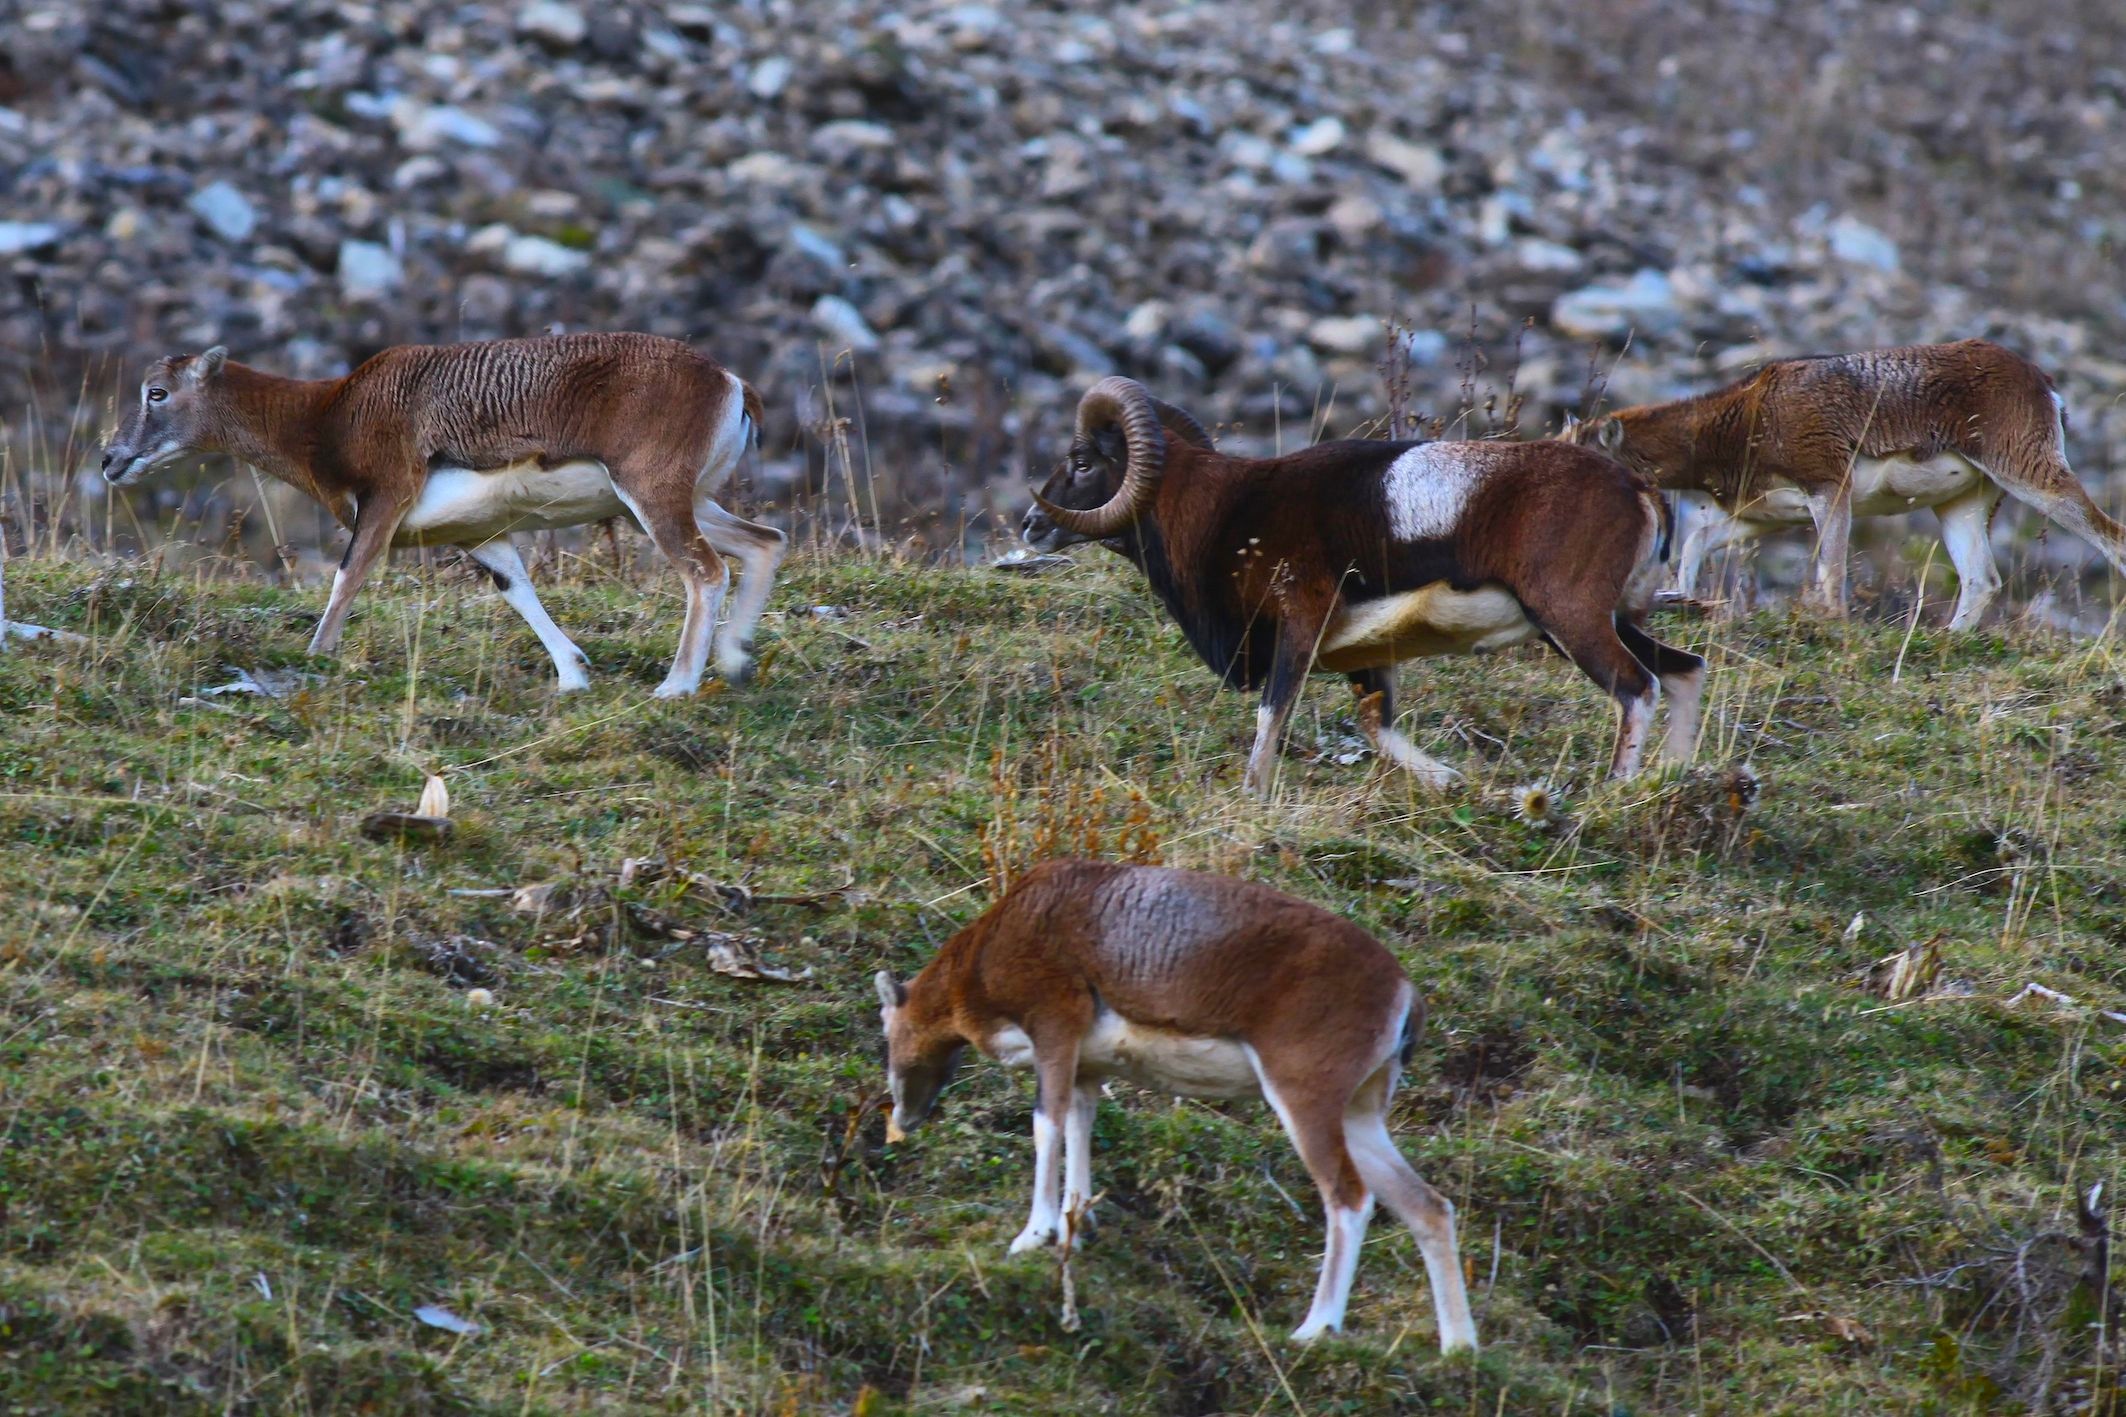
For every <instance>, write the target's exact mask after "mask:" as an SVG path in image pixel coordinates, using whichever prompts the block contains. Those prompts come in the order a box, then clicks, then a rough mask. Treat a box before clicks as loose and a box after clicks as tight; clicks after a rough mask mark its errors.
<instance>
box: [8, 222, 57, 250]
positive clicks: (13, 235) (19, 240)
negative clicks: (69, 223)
mask: <svg viewBox="0 0 2126 1417" xmlns="http://www.w3.org/2000/svg"><path fill="white" fill-rule="evenodd" d="M64 235H66V228H65V227H63V226H61V225H60V224H59V223H58V222H55V221H0V256H20V255H23V254H25V253H26V252H30V251H44V250H48V249H50V248H51V247H54V246H57V245H58V244H59V238H60V237H62V236H64Z"/></svg>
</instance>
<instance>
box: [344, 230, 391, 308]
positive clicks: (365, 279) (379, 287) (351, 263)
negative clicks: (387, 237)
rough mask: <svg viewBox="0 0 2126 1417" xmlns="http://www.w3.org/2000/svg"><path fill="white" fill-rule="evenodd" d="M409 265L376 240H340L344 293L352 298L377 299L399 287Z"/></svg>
mask: <svg viewBox="0 0 2126 1417" xmlns="http://www.w3.org/2000/svg"><path fill="white" fill-rule="evenodd" d="M405 279H406V270H405V267H404V266H402V265H401V264H400V263H399V258H398V257H397V256H394V255H392V254H391V249H390V248H389V247H386V246H380V245H378V244H377V243H376V242H374V241H342V242H341V243H340V263H339V281H340V294H341V296H343V297H344V298H346V299H348V300H355V301H363V300H376V299H379V298H381V297H383V296H386V295H389V294H390V293H391V292H392V291H394V290H397V289H398V288H399V286H400V285H401V284H402V283H403V282H404V281H405Z"/></svg>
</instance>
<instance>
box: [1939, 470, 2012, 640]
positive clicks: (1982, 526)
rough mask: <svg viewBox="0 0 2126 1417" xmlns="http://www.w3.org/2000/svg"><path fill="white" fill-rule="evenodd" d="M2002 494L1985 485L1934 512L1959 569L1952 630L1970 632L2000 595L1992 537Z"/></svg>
mask: <svg viewBox="0 0 2126 1417" xmlns="http://www.w3.org/2000/svg"><path fill="white" fill-rule="evenodd" d="M2000 500H2001V492H2000V489H1999V488H1998V487H1996V486H1994V485H1993V483H1991V482H1990V481H1989V482H1983V483H1981V484H1979V485H1978V486H1977V487H1975V488H1973V489H1972V490H1971V491H1969V492H1966V493H1965V494H1964V495H1963V496H1961V497H1958V498H1957V499H1956V500H1955V501H1953V502H1944V503H1942V505H1940V506H1939V507H1936V508H1935V509H1934V515H1935V516H1936V517H1939V518H1940V519H1941V542H1942V545H1943V547H1945V548H1946V549H1947V550H1948V553H1949V562H1950V564H1951V565H1953V566H1955V567H1956V613H1955V614H1954V615H1953V616H1951V617H1950V619H1949V628H1950V629H1952V630H1969V629H1972V628H1973V627H1975V626H1976V625H1977V624H1978V622H1979V621H1980V620H1981V619H1983V618H1984V617H1985V614H1986V607H1987V606H1988V605H1991V604H1992V603H1993V597H1994V596H1996V595H1998V594H2000V588H2001V576H2000V571H1999V569H1998V568H1997V567H1995V565H1994V564H1993V542H1992V539H1991V537H1990V535H1989V533H1990V532H1991V530H1992V526H1993V511H1994V509H1995V508H1996V507H1998V506H2000Z"/></svg>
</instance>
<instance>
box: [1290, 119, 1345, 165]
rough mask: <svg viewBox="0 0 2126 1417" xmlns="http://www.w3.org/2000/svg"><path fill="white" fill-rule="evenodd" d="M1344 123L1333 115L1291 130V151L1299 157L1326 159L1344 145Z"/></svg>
mask: <svg viewBox="0 0 2126 1417" xmlns="http://www.w3.org/2000/svg"><path fill="white" fill-rule="evenodd" d="M1345 136H1346V135H1345V130H1344V121H1343V119H1341V118H1338V117H1337V116H1336V115H1335V114H1333V113H1332V114H1330V115H1328V116H1327V117H1325V118H1317V119H1315V120H1314V121H1313V122H1312V123H1309V124H1307V125H1306V126H1305V127H1303V128H1295V129H1293V130H1292V136H1291V138H1290V140H1289V141H1290V142H1291V145H1292V151H1293V152H1295V153H1298V154H1299V155H1300V156H1301V157H1326V156H1327V155H1328V154H1330V153H1333V152H1335V151H1336V150H1337V149H1338V148H1340V147H1342V146H1343V145H1344V137H1345Z"/></svg>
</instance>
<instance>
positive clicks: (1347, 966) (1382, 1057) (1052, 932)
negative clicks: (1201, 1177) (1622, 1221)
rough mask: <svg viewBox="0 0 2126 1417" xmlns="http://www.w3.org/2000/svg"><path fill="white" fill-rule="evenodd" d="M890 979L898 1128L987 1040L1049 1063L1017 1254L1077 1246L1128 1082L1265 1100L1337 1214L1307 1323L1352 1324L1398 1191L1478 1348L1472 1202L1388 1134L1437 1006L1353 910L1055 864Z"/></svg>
mask: <svg viewBox="0 0 2126 1417" xmlns="http://www.w3.org/2000/svg"><path fill="white" fill-rule="evenodd" d="M876 982H877V985H878V994H879V1006H880V1010H881V1015H880V1016H881V1021H882V1022H883V1024H884V1026H885V1030H886V1052H887V1073H888V1079H889V1081H890V1083H891V1086H892V1092H893V1111H892V1115H891V1118H890V1121H889V1123H888V1138H889V1140H895V1141H897V1140H900V1139H902V1138H903V1137H905V1136H906V1134H907V1131H908V1129H910V1128H913V1127H915V1126H916V1125H917V1124H919V1123H920V1122H921V1121H922V1120H923V1119H924V1118H925V1117H926V1116H927V1115H929V1113H930V1111H931V1109H932V1108H933V1107H934V1106H935V1105H936V1102H937V1097H938V1093H939V1091H940V1090H941V1089H942V1088H943V1087H944V1085H945V1083H946V1082H947V1081H948V1080H949V1079H950V1078H951V1076H952V1072H953V1069H954V1067H955V1066H956V1065H957V1063H958V1061H959V1059H960V1056H961V1055H962V1054H963V1053H964V1052H965V1051H966V1049H967V1048H968V1047H969V1046H970V1045H971V1046H973V1047H975V1048H977V1049H979V1050H980V1051H981V1052H983V1053H985V1054H987V1055H988V1056H990V1057H991V1058H994V1059H996V1060H997V1061H998V1062H1000V1063H1003V1064H1005V1065H1006V1066H1008V1067H1015V1068H1031V1069H1032V1070H1033V1072H1034V1075H1035V1079H1036V1083H1037V1094H1038V1095H1037V1100H1036V1103H1035V1109H1034V1122H1033V1136H1034V1186H1033V1209H1032V1212H1031V1214H1030V1215H1029V1216H1028V1218H1027V1221H1026V1228H1025V1229H1024V1230H1022V1231H1021V1232H1020V1233H1019V1236H1018V1238H1017V1239H1015V1240H1013V1241H1012V1242H1011V1251H1012V1253H1014V1254H1017V1253H1019V1252H1020V1251H1023V1250H1029V1249H1036V1248H1039V1247H1043V1246H1048V1245H1055V1244H1060V1243H1069V1242H1071V1241H1073V1240H1074V1239H1075V1236H1076V1234H1077V1232H1078V1229H1079V1226H1080V1223H1081V1222H1082V1220H1083V1219H1084V1217H1085V1214H1086V1212H1087V1210H1088V1208H1089V1207H1090V1206H1091V1204H1092V1199H1093V1182H1092V1130H1093V1113H1094V1111H1095V1109H1096V1108H1097V1107H1098V1106H1099V1102H1100V1088H1101V1085H1102V1084H1103V1083H1104V1082H1106V1081H1107V1080H1109V1079H1112V1078H1119V1079H1122V1080H1124V1081H1128V1082H1132V1083H1135V1084H1137V1085H1138V1086H1140V1087H1144V1088H1147V1089H1150V1090H1152V1091H1156V1092H1163V1093H1167V1094H1169V1095H1176V1096H1182V1097H1215V1098H1251V1097H1260V1098H1262V1099H1263V1100H1265V1101H1267V1102H1268V1103H1269V1104H1270V1106H1271V1108H1272V1109H1273V1110H1274V1111H1275V1112H1276V1113H1277V1119H1278V1120H1279V1121H1280V1122H1282V1123H1283V1124H1284V1129H1285V1132H1286V1134H1287V1135H1288V1136H1290V1138H1291V1140H1292V1145H1293V1146H1294V1147H1296V1148H1297V1149H1298V1151H1299V1155H1300V1159H1301V1160H1302V1161H1304V1162H1305V1163H1306V1167H1307V1171H1308V1173H1309V1174H1310V1175H1311V1176H1312V1177H1313V1178H1314V1184H1315V1185H1316V1186H1318V1187H1319V1188H1320V1190H1321V1199H1322V1205H1323V1206H1324V1207H1325V1208H1326V1210H1327V1218H1328V1245H1327V1248H1326V1252H1325V1253H1324V1254H1323V1256H1322V1263H1321V1278H1320V1281H1319V1283H1318V1284H1317V1286H1316V1288H1315V1290H1314V1303H1313V1306H1312V1307H1311V1308H1310V1309H1309V1310H1308V1311H1307V1316H1306V1321H1305V1322H1304V1323H1302V1324H1301V1325H1300V1326H1299V1329H1298V1330H1297V1331H1296V1332H1295V1333H1294V1334H1293V1335H1292V1336H1293V1337H1294V1338H1296V1339H1301V1340H1305V1339H1311V1338H1314V1337H1316V1336H1318V1335H1320V1334H1322V1333H1325V1332H1327V1331H1329V1330H1331V1329H1336V1328H1340V1327H1342V1325H1343V1319H1344V1308H1345V1305H1346V1303H1347V1302H1348V1300H1349V1298H1350V1294H1351V1281H1352V1278H1353V1276H1354V1275H1355V1274H1356V1272H1357V1269H1358V1257H1359V1251H1360V1249H1361V1247H1362V1246H1363V1245H1364V1243H1365V1236H1366V1224H1367V1221H1368V1220H1369V1219H1371V1217H1372V1214H1373V1206H1374V1202H1375V1201H1376V1200H1378V1201H1384V1202H1386V1203H1387V1206H1388V1209H1389V1210H1391V1211H1393V1212H1394V1213H1395V1215H1396V1216H1397V1218H1399V1219H1400V1220H1402V1221H1403V1223H1404V1224H1406V1225H1408V1226H1409V1227H1410V1229H1411V1231H1412V1232H1413V1233H1414V1234H1415V1235H1416V1237H1417V1246H1418V1252H1419V1253H1420V1254H1421V1255H1422V1256H1423V1257H1424V1261H1425V1273H1426V1275H1427V1276H1428V1278H1429V1279H1430V1282H1431V1287H1432V1303H1433V1309H1434V1312H1435V1314H1436V1316H1437V1318H1438V1321H1439V1339H1440V1347H1441V1348H1442V1349H1443V1350H1445V1351H1448V1352H1452V1351H1454V1350H1456V1349H1460V1348H1474V1347H1475V1346H1476V1325H1475V1323H1474V1322H1473V1321H1472V1319H1471V1318H1470V1315H1469V1296H1468V1293H1467V1292H1466V1290H1465V1288H1464V1286H1463V1281H1462V1267H1461V1260H1460V1258H1459V1256H1458V1255H1457V1253H1456V1249H1455V1237H1454V1207H1453V1205H1452V1204H1450V1203H1449V1202H1448V1200H1447V1198H1446V1197H1445V1196H1443V1195H1441V1194H1440V1193H1439V1192H1438V1191H1436V1190H1434V1189H1433V1188H1432V1187H1431V1186H1429V1185H1427V1184H1425V1182H1424V1180H1423V1179H1422V1178H1420V1177H1419V1176H1418V1174H1417V1172H1416V1171H1414V1170H1412V1169H1411V1167H1410V1163H1409V1162H1408V1161H1406V1160H1404V1159H1403V1155H1402V1153H1401V1152H1400V1151H1398V1150H1397V1149H1396V1146H1395V1142H1394V1140H1393V1139H1392V1138H1391V1137H1390V1136H1389V1135H1388V1110H1389V1106H1390V1104H1391V1103H1392V1102H1393V1101H1394V1098H1395V1088H1396V1083H1397V1082H1398V1081H1399V1080H1400V1078H1401V1075H1402V1070H1403V1067H1404V1064H1405V1063H1406V1062H1407V1061H1408V1059H1409V1056H1410V1052H1411V1050H1412V1048H1414V1047H1415V1046H1416V1043H1417V1039H1418V1035H1419V1034H1420V1033H1421V1032H1422V1030H1423V1028H1424V1021H1425V1015H1424V1005H1423V1003H1422V1002H1421V1001H1420V1000H1419V998H1418V996H1417V991H1416V990H1415V989H1414V988H1413V987H1412V986H1411V984H1410V980H1409V977H1408V976H1407V975H1405V974H1404V973H1403V969H1402V966H1401V965H1400V964H1398V963H1397V962H1396V960H1395V957H1394V956H1393V955H1391V954H1390V953H1388V951H1387V949H1386V947H1385V946H1383V945H1382V944H1381V943H1380V942H1379V941H1378V940H1376V939H1374V938H1373V937H1372V936H1371V935H1368V934H1367V933H1366V932H1365V931H1363V930H1361V929H1359V928H1358V927H1357V926H1356V925H1353V924H1351V923H1350V922H1349V921H1348V920H1344V919H1342V918H1341V917H1339V916H1336V915H1332V914H1330V913H1329V912H1328V911H1326V910H1323V909H1321V908H1320V907H1318V906H1314V905H1310V904H1308V903H1307V902H1305V901H1303V900H1298V899H1295V898H1294V897H1292V896H1288V895H1285V894H1284V893H1282V892H1280V891H1274V890H1271V889H1269V888H1268V887H1266V886H1259V885H1254V884H1252V883H1250V882H1247V881H1240V880H1235V879H1233V878H1232V877H1230V876H1213V875H1205V874H1202V873H1200V872H1195V871H1177V870H1170V869H1167V868H1164V867H1157V866H1122V865H1112V864H1108V863H1105V862H1096V861H1049V862H1044V863H1043V864H1042V865H1040V866H1037V867H1035V868H1034V869H1033V870H1031V871H1029V872H1027V873H1026V875H1024V876H1023V877H1021V878H1020V879H1019V880H1018V881H1017V882H1015V883H1014V884H1013V885H1012V887H1011V889H1010V890H1009V891H1007V892H1006V893H1005V895H1004V897H1003V899H1001V900H999V901H998V902H997V903H996V904H995V905H994V906H992V907H990V909H989V910H988V912H987V913H986V914H984V915H983V916H982V917H981V918H980V919H978V920H976V921H975V922H974V923H973V924H971V925H969V926H967V927H966V928H965V929H963V930H961V931H960V932H959V933H958V934H956V935H954V936H953V937H952V938H951V939H950V940H948V941H946V942H945V945H944V947H943V948H942V949H940V950H939V951H938V953H937V955H936V957H935V958H933V959H932V960H931V961H930V963H929V964H927V965H926V966H924V968H923V970H922V972H921V973H919V974H917V975H916V976H915V977H914V978H913V979H911V980H909V981H908V982H907V983H905V984H903V983H900V982H899V981H897V980H895V979H894V977H893V976H892V975H891V974H890V973H887V972H885V971H881V972H880V973H879V975H878V978H877V981H876ZM1059 1139H1060V1142H1061V1146H1060V1150H1059V1147H1058V1141H1059Z"/></svg>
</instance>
